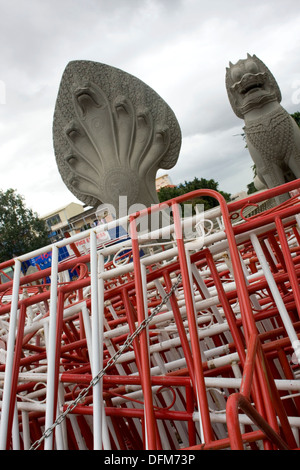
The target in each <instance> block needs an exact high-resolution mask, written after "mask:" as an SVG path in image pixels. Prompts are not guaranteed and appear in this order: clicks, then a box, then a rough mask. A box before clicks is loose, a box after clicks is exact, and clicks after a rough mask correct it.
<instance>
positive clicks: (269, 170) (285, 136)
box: [226, 54, 300, 201]
mask: <svg viewBox="0 0 300 470" xmlns="http://www.w3.org/2000/svg"><path fill="white" fill-rule="evenodd" d="M226 89H227V93H228V98H229V101H230V104H231V106H232V109H233V111H234V112H235V114H236V115H237V116H238V117H239V118H241V119H244V122H245V127H244V131H245V135H246V141H247V146H248V149H249V152H250V155H251V157H252V159H253V161H254V163H255V165H256V171H257V178H256V180H255V181H254V184H255V185H256V186H257V189H261V188H262V187H263V185H264V186H265V187H267V188H273V187H276V186H278V185H280V184H283V183H285V182H287V181H289V180H293V179H296V178H300V129H299V127H298V126H297V124H296V123H295V121H294V119H293V118H292V117H291V116H290V115H289V114H288V112H287V111H286V110H285V109H284V108H283V107H282V106H281V105H280V102H281V92H280V89H279V86H278V84H277V82H276V80H275V78H274V77H273V75H272V73H271V72H270V70H269V69H268V68H267V67H266V65H265V64H264V63H263V62H262V61H261V60H260V59H258V58H257V57H256V56H255V55H253V56H251V55H250V54H248V55H247V58H246V59H242V60H239V61H238V62H237V63H236V64H232V63H230V64H229V67H227V68H226ZM288 197H289V196H288V195H283V196H282V197H281V198H280V201H283V200H285V199H287V198H288Z"/></svg>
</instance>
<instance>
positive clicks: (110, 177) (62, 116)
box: [53, 60, 181, 215]
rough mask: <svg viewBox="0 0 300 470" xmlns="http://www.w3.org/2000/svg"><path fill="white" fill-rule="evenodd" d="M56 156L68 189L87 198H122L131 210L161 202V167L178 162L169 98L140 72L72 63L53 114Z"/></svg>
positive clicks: (175, 124)
mask: <svg viewBox="0 0 300 470" xmlns="http://www.w3.org/2000/svg"><path fill="white" fill-rule="evenodd" d="M53 142H54V150H55V156H56V162H57V165H58V169H59V171H60V174H61V177H62V179H63V181H64V183H65V184H66V186H67V187H68V189H69V190H70V191H71V192H72V193H73V194H74V195H75V196H76V197H77V198H78V199H79V200H81V201H82V202H84V203H85V204H86V205H89V206H93V207H97V206H98V205H99V204H101V203H105V204H110V205H112V206H113V207H114V208H115V209H116V214H117V215H118V208H119V198H120V196H125V197H126V198H127V209H128V208H130V206H132V205H135V204H142V205H144V206H146V207H149V206H151V204H156V203H158V198H157V193H156V188H155V178H156V173H157V170H158V169H159V168H163V169H170V168H172V167H173V166H174V165H175V163H176V162H177V159H178V155H179V151H180V147H181V131H180V127H179V124H178V122H177V119H176V117H175V115H174V113H173V111H172V110H171V109H170V107H169V106H168V105H167V104H166V103H165V101H164V100H163V99H162V98H161V97H160V96H159V95H158V94H157V93H156V92H155V91H154V90H152V89H151V88H150V87H149V86H148V85H146V84H145V83H143V82H142V81H141V80H139V79H138V78H136V77H134V76H132V75H130V74H128V73H126V72H124V71H122V70H120V69H117V68H115V67H111V66H109V65H105V64H101V63H98V62H92V61H84V60H78V61H72V62H70V63H69V64H68V65H67V67H66V69H65V71H64V73H63V76H62V79H61V83H60V87H59V91H58V96H57V100H56V105H55V112H54V118H53Z"/></svg>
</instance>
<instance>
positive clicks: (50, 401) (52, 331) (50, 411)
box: [45, 245, 58, 450]
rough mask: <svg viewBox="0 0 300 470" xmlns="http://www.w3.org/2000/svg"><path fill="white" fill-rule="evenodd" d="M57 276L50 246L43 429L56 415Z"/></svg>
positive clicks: (54, 251)
mask: <svg viewBox="0 0 300 470" xmlns="http://www.w3.org/2000/svg"><path fill="white" fill-rule="evenodd" d="M57 274H58V247H57V246H56V245H53V246H52V267H51V289H50V320H49V341H48V344H47V359H48V376H47V397H46V404H47V409H46V420H45V428H46V429H48V428H50V427H51V426H52V425H53V423H54V416H55V413H56V407H55V371H56V361H55V358H56V346H57V345H56V321H57V310H56V303H57V282H58V281H57ZM52 448H53V434H50V436H47V437H46V438H45V450H52Z"/></svg>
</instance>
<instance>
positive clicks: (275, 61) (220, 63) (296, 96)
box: [0, 0, 300, 216]
mask: <svg viewBox="0 0 300 470" xmlns="http://www.w3.org/2000/svg"><path fill="white" fill-rule="evenodd" d="M0 8H1V10H0V52H1V53H0V155H1V172H0V189H2V190H6V189H8V188H14V189H16V190H17V192H18V193H19V194H21V195H23V196H24V199H25V203H26V205H27V207H30V208H32V209H33V210H34V211H36V212H37V213H38V214H39V215H41V216H43V215H44V214H46V213H48V212H50V211H52V210H55V209H56V208H58V207H60V206H62V205H64V204H67V203H69V202H72V201H74V202H78V201H77V200H76V198H75V197H74V196H73V195H72V193H70V191H69V190H68V189H67V188H66V187H65V185H64V183H63V181H62V179H61V176H60V174H59V172H58V169H57V166H56V162H55V156H54V150H53V143H52V122H53V112H54V107H55V101H56V97H57V92H58V88H59V84H60V80H61V76H62V73H63V71H64V68H65V67H66V65H67V63H68V62H69V61H70V60H76V59H80V60H93V61H97V62H102V63H105V64H109V65H112V66H114V67H117V68H121V69H123V70H124V71H126V72H129V73H131V74H133V75H135V76H136V77H138V78H140V79H141V80H143V81H144V82H145V83H147V84H148V85H149V86H150V87H152V88H153V89H154V90H155V91H156V92H157V93H158V94H159V95H160V96H161V97H162V98H163V99H164V100H165V101H166V102H167V103H168V104H169V106H170V107H171V108H172V109H173V111H174V112H175V114H176V116H177V119H178V121H179V124H180V127H181V130H182V137H183V139H182V147H181V152H180V156H179V159H178V163H177V164H176V166H175V167H174V168H173V169H171V170H169V175H170V177H171V179H172V182H173V184H179V183H183V182H184V181H185V180H186V181H189V180H191V179H193V178H194V177H195V176H197V177H198V178H202V177H203V178H206V179H210V178H213V179H215V180H216V181H218V182H219V189H221V190H223V191H227V192H230V193H232V194H234V193H236V192H239V191H241V190H245V189H246V186H247V184H248V183H250V182H251V181H252V170H251V165H252V164H253V163H252V160H251V157H250V155H249V153H248V151H247V149H245V144H244V142H243V140H242V138H241V137H240V134H241V133H242V127H243V124H244V123H243V121H242V120H240V119H238V118H237V117H236V116H235V114H234V113H233V111H232V109H231V107H230V104H229V102H228V98H227V93H226V89H225V69H226V66H227V65H228V62H229V61H232V62H233V63H235V62H237V61H238V60H239V59H243V58H245V57H246V55H247V52H249V53H250V54H256V55H257V56H258V57H259V58H260V59H261V60H263V62H265V64H266V65H267V66H268V67H269V68H270V70H271V71H272V73H273V75H274V76H275V78H276V79H277V82H278V84H279V86H280V89H281V92H282V97H283V99H282V105H283V106H284V107H285V109H286V110H287V111H288V112H289V113H293V112H295V111H298V110H299V111H300V3H299V0H284V1H282V0H269V1H266V0H265V1H262V0H251V1H245V0H205V1H204V0H9V1H8V0H0ZM163 173H164V171H160V172H159V173H158V174H163Z"/></svg>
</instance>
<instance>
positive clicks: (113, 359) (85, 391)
mask: <svg viewBox="0 0 300 470" xmlns="http://www.w3.org/2000/svg"><path fill="white" fill-rule="evenodd" d="M181 278H182V276H181V274H179V275H178V278H177V281H176V282H175V284H173V286H172V287H171V289H170V291H169V292H168V293H167V294H166V295H165V297H164V298H163V299H162V301H161V302H160V304H158V305H157V306H156V307H155V308H154V309H153V311H152V312H151V314H150V315H149V316H148V317H147V318H145V319H144V320H143V321H142V322H141V323H140V324H139V326H138V327H137V329H136V330H135V331H134V332H133V333H132V335H129V336H128V337H127V339H126V340H125V342H124V343H123V345H122V346H121V347H120V349H118V351H116V353H115V354H114V355H113V356H112V357H111V358H110V359H109V361H108V362H107V364H106V366H105V367H104V368H103V369H102V370H101V371H100V372H99V373H98V374H97V375H96V376H95V377H94V378H93V379H92V380H91V381H90V383H89V385H88V386H87V387H86V388H84V389H82V390H81V391H80V392H79V394H78V396H77V397H76V398H75V400H73V401H72V403H70V404H69V405H68V406H67V408H66V409H65V411H64V412H63V413H61V414H60V415H59V416H58V417H57V418H56V420H55V421H54V423H53V424H52V426H50V427H49V428H48V429H46V430H45V431H44V433H43V435H42V436H41V437H40V439H38V440H37V441H35V442H34V443H33V444H32V445H31V447H30V448H29V450H37V449H38V448H39V447H40V445H41V444H42V442H43V441H44V439H46V438H47V437H50V436H51V434H52V433H53V431H54V429H55V428H56V426H58V425H59V424H61V423H62V422H63V421H64V419H65V418H66V416H67V415H68V414H69V413H71V412H72V411H73V410H74V408H76V406H77V405H78V404H79V403H80V402H81V400H82V399H83V398H85V397H86V396H87V395H88V393H89V391H90V390H91V388H92V387H94V386H95V385H96V384H97V383H98V382H99V380H100V379H101V378H102V377H103V376H104V374H105V372H106V371H107V369H109V368H110V367H111V366H113V365H114V364H115V363H116V362H117V360H118V359H119V357H120V356H121V354H123V352H124V351H126V350H127V349H128V348H129V347H130V346H131V345H132V343H133V341H134V340H135V338H136V337H137V336H138V335H139V334H140V333H141V332H142V331H143V330H144V329H145V328H146V327H147V326H148V324H149V323H150V322H151V320H152V318H153V317H154V316H155V315H156V314H157V313H158V312H159V311H160V310H161V309H162V307H163V306H164V305H166V303H167V302H168V301H169V299H170V297H171V296H172V294H173V292H174V291H175V290H176V289H177V287H178V286H179V284H180V282H181Z"/></svg>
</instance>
